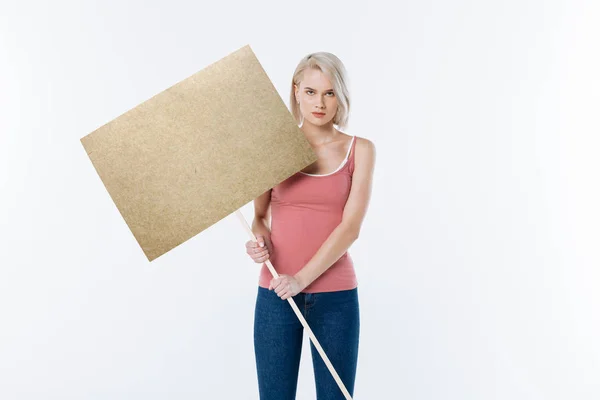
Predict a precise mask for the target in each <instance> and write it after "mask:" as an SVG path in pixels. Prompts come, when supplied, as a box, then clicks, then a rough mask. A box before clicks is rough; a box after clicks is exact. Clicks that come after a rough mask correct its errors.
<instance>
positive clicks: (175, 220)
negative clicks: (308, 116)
mask: <svg viewBox="0 0 600 400" xmlns="http://www.w3.org/2000/svg"><path fill="white" fill-rule="evenodd" d="M81 143H82V145H83V147H84V148H85V150H86V152H87V154H88V156H89V158H90V160H91V161H92V164H93V165H94V168H95V169H96V172H97V173H98V175H99V176H100V179H101V180H102V182H103V183H104V186H105V187H106V189H107V190H108V193H109V194H110V196H111V198H112V200H113V201H114V203H115V205H116V206H117V208H118V210H119V212H120V213H121V216H122V217H123V218H124V220H125V222H126V223H127V225H128V226H129V229H130V230H131V232H132V233H133V235H134V237H135V239H136V240H137V242H138V243H139V245H140V246H141V248H142V250H143V252H144V254H146V257H147V258H148V260H149V261H152V260H154V259H156V258H157V257H159V256H161V255H162V254H164V253H166V252H167V251H169V250H171V249H173V248H174V247H176V246H178V245H179V244H181V243H183V242H185V241H187V240H188V239H190V238H192V237H193V236H195V235H196V234H198V233H200V232H202V231H203V230H205V229H206V228H208V227H210V226H211V225H213V224H215V223H216V222H218V221H220V220H221V219H223V218H224V217H226V216H228V215H229V214H231V213H232V212H234V211H236V210H237V209H239V208H240V207H242V206H244V205H245V204H247V203H248V202H250V201H252V200H254V199H255V198H256V197H258V196H259V195H261V194H262V193H264V192H266V191H267V190H269V189H271V188H272V187H274V186H276V185H277V184H278V183H280V182H282V181H283V180H285V179H287V178H288V177H290V176H291V175H293V174H295V173H296V172H298V171H300V170H301V169H303V168H305V167H306V166H308V165H310V164H312V163H313V162H315V161H316V160H317V156H316V154H315V153H314V151H313V150H312V148H311V146H310V144H309V143H308V141H307V140H306V137H305V136H304V134H303V132H302V131H301V130H300V128H298V125H297V123H296V121H295V120H294V118H293V116H292V115H291V113H290V112H289V110H288V109H287V107H286V105H285V104H284V102H283V101H282V99H281V97H280V96H279V94H278V93H277V91H276V89H275V87H274V86H273V84H272V83H271V81H270V80H269V78H268V76H267V74H266V72H265V71H264V70H263V68H262V67H261V65H260V63H259V62H258V60H257V58H256V56H255V55H254V52H253V51H252V50H251V48H250V46H249V45H246V46H244V47H242V48H241V49H239V50H237V51H235V52H233V53H231V54H229V55H228V56H226V57H224V58H223V59H221V60H219V61H217V62H215V63H213V64H211V65H209V66H207V67H206V68H204V69H202V70H201V71H199V72H197V73H195V74H194V75H192V76H190V77H189V78H187V79H185V80H183V81H181V82H179V83H177V84H175V85H173V86H171V87H170V88H168V89H166V90H164V91H163V92H161V93H159V94H157V95H155V96H154V97H152V98H150V99H149V100H147V101H145V102H143V103H141V104H140V105H138V106H137V107H135V108H133V109H131V110H129V111H127V112H126V113H124V114H122V115H120V116H119V117H117V118H116V119H114V120H113V121H111V122H109V123H107V124H105V125H103V126H102V127H100V128H98V129H96V130H95V131H93V132H92V133H90V134H88V135H86V136H85V137H83V138H81Z"/></svg>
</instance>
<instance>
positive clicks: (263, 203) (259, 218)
mask: <svg viewBox="0 0 600 400" xmlns="http://www.w3.org/2000/svg"><path fill="white" fill-rule="evenodd" d="M271 190H273V189H269V190H267V191H266V192H264V193H263V194H261V195H260V196H258V197H257V198H256V199H254V220H253V221H252V232H253V233H254V235H263V237H264V238H265V242H266V244H267V249H268V250H269V252H271V251H272V247H271Z"/></svg>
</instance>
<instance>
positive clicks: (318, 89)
mask: <svg viewBox="0 0 600 400" xmlns="http://www.w3.org/2000/svg"><path fill="white" fill-rule="evenodd" d="M294 90H295V93H296V101H297V102H298V101H299V102H300V105H299V107H300V113H301V114H302V116H303V117H304V122H309V123H311V124H313V125H319V126H322V125H326V124H328V123H330V122H331V121H332V120H333V117H335V114H336V112H337V107H338V103H337V97H336V96H335V93H334V92H333V86H332V85H331V82H329V79H327V77H326V76H325V74H323V72H321V71H319V70H317V69H313V68H309V69H307V70H305V71H304V77H303V78H302V80H301V81H300V84H299V87H298V86H297V85H294ZM314 113H322V114H324V115H320V116H319V115H315V114H314Z"/></svg>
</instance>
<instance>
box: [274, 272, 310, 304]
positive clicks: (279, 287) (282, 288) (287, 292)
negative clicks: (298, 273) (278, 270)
mask: <svg viewBox="0 0 600 400" xmlns="http://www.w3.org/2000/svg"><path fill="white" fill-rule="evenodd" d="M304 288H305V286H304V285H303V284H302V283H301V282H300V281H299V280H298V279H296V278H295V277H293V276H291V275H286V274H280V275H279V277H278V278H273V279H271V282H270V283H269V290H271V289H274V290H275V293H277V296H279V297H281V300H287V299H288V297H292V296H295V295H297V294H298V293H300V292H301V291H302V290H304Z"/></svg>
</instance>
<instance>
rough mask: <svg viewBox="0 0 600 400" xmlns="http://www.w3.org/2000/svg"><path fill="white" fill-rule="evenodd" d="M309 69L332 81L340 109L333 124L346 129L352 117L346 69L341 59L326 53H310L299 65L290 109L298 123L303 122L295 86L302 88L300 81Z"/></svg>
mask: <svg viewBox="0 0 600 400" xmlns="http://www.w3.org/2000/svg"><path fill="white" fill-rule="evenodd" d="M308 68H313V69H316V70H319V71H321V72H323V73H324V74H325V76H327V78H328V79H329V80H330V81H331V83H332V85H333V92H334V94H335V96H336V97H337V102H338V109H337V112H336V113H335V116H334V117H333V123H334V124H335V125H337V126H338V127H339V128H340V129H343V128H345V127H346V125H347V124H348V117H349V116H350V93H349V91H348V76H347V73H346V68H345V67H344V64H343V63H342V61H341V60H340V59H339V58H337V57H336V56H335V55H333V54H331V53H327V52H324V51H320V52H317V53H310V54H308V55H306V56H304V57H303V58H302V59H301V60H300V62H299V63H298V66H297V67H296V70H295V71H294V76H293V78H292V90H291V93H290V109H291V111H292V115H293V116H294V118H295V119H296V121H297V122H298V123H300V122H301V120H302V114H301V113H300V108H299V106H298V103H297V102H296V94H295V91H294V85H297V86H298V87H300V81H301V79H302V77H303V76H304V71H305V70H307V69H308Z"/></svg>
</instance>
